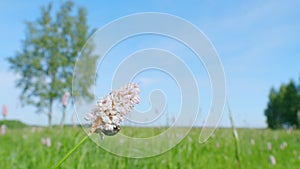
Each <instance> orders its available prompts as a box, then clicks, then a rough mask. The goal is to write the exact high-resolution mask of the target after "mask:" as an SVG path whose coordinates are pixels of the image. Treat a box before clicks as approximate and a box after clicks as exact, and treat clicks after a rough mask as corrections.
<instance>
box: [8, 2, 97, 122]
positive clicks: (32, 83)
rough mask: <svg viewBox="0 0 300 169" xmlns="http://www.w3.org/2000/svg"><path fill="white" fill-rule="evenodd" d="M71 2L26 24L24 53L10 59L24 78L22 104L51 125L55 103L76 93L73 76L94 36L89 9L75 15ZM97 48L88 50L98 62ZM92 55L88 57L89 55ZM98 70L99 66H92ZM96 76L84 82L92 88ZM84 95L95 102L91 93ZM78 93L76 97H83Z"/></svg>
mask: <svg viewBox="0 0 300 169" xmlns="http://www.w3.org/2000/svg"><path fill="white" fill-rule="evenodd" d="M73 7H74V4H73V3H72V2H70V1H68V2H64V3H62V4H61V6H60V9H59V10H58V11H57V12H56V14H55V15H54V14H52V3H50V4H48V5H46V6H43V7H42V8H41V17H40V18H38V19H37V20H36V21H34V22H26V26H27V30H26V36H25V40H24V41H23V42H22V50H21V51H19V52H17V53H16V54H15V56H12V57H9V58H8V62H9V64H10V70H12V71H14V72H15V73H17V74H19V75H20V78H19V79H18V80H17V82H16V86H17V87H19V88H21V89H22V93H21V96H20V99H21V101H22V105H33V106H35V107H36V108H37V112H40V113H46V114H47V116H48V123H49V126H51V124H52V113H53V103H54V102H55V101H59V100H60V99H61V96H62V95H63V94H64V93H65V92H67V91H72V90H71V88H72V75H73V69H74V66H75V63H76V58H77V56H78V54H79V53H80V50H81V48H82V47H83V45H84V44H85V42H86V40H87V39H88V36H89V35H90V34H89V33H88V32H89V29H88V26H87V23H86V10H85V9H84V8H78V10H77V13H76V14H74V13H75V12H73ZM92 51H93V46H92V45H91V44H90V46H88V47H86V48H85V50H84V51H83V52H85V54H86V57H88V60H89V61H91V62H92V63H96V60H97V56H96V55H92V54H91V53H92ZM87 55H88V56H87ZM89 68H90V69H92V70H95V69H96V65H95V64H92V65H91V67H89ZM93 78H94V77H89V76H87V77H85V78H83V80H84V83H81V84H82V85H83V87H84V88H88V87H89V86H91V85H92V83H93V82H94V79H93ZM80 92H84V93H83V95H84V96H86V97H88V98H89V99H92V94H91V93H89V91H88V90H83V91H80ZM80 92H75V93H73V95H74V94H82V93H80Z"/></svg>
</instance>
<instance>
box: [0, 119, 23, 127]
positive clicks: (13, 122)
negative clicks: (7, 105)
mask: <svg viewBox="0 0 300 169" xmlns="http://www.w3.org/2000/svg"><path fill="white" fill-rule="evenodd" d="M3 124H4V125H6V126H7V127H9V128H22V127H26V126H27V125H26V124H24V123H22V122H21V121H18V120H0V126H1V125H3Z"/></svg>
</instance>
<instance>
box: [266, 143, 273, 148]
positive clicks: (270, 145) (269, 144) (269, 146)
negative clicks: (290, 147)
mask: <svg viewBox="0 0 300 169" xmlns="http://www.w3.org/2000/svg"><path fill="white" fill-rule="evenodd" d="M267 149H268V150H272V144H271V143H270V142H267Z"/></svg>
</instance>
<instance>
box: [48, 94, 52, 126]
mask: <svg viewBox="0 0 300 169" xmlns="http://www.w3.org/2000/svg"><path fill="white" fill-rule="evenodd" d="M52 105H53V100H52V99H50V105H49V113H48V126H49V128H51V127H52Z"/></svg>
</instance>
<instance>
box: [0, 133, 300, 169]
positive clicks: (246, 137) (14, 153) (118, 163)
mask: <svg viewBox="0 0 300 169" xmlns="http://www.w3.org/2000/svg"><path fill="white" fill-rule="evenodd" d="M122 130H124V131H125V132H126V131H129V130H130V131H131V134H133V135H139V133H155V132H158V130H159V129H150V128H148V129H147V128H143V129H139V128H136V129H132V128H127V129H126V128H124V129H122ZM153 131H154V132H153ZM200 131H201V129H200V128H194V129H192V130H191V132H190V133H189V135H188V136H187V137H185V138H184V140H183V141H182V142H180V144H178V145H177V146H176V147H175V148H173V149H171V150H170V151H168V152H166V153H163V154H161V155H158V156H155V157H150V158H142V159H133V158H125V157H118V156H116V155H113V154H111V153H109V152H107V151H105V150H103V149H102V148H100V147H98V146H97V145H96V144H95V143H94V142H93V141H92V140H90V139H89V140H87V141H86V142H85V143H84V144H83V145H82V146H81V147H79V149H78V150H77V151H76V152H75V153H74V154H73V155H72V156H71V157H70V158H69V159H67V160H66V162H65V163H64V164H63V165H62V167H61V168H64V169H75V168H78V169H83V168H84V169H88V168H129V169H135V168H138V169H156V168H164V169H167V168H196V169H198V168H199V169H200V168H208V169H218V168H220V169H234V168H237V165H236V161H235V150H234V139H233V137H232V132H231V130H230V129H218V130H217V131H216V133H215V136H214V137H213V138H212V139H210V140H209V141H208V142H207V143H206V144H199V143H198V137H199V133H200ZM238 132H239V137H240V146H241V147H240V148H241V168H243V169H260V168H261V169H268V168H277V169H279V168H282V169H283V168H284V169H286V168H291V169H296V168H299V166H300V131H295V130H294V131H292V132H291V133H287V132H286V131H284V130H278V131H272V130H264V129H238ZM84 136H85V133H84V132H83V130H82V129H81V128H79V127H77V128H72V127H65V128H64V129H59V128H53V129H51V130H50V129H47V128H32V127H26V128H8V129H7V132H6V134H4V135H0V168H1V169H10V168H14V169H19V168H20V169H21V168H22V169H29V168H30V169H34V168H38V169H46V168H51V167H52V166H53V165H55V164H56V163H57V162H58V161H59V160H60V159H61V158H62V157H63V156H64V155H65V154H66V153H67V152H68V151H69V150H70V149H71V148H73V146H74V145H75V144H76V143H78V142H79V141H80V140H81V139H82V138H83V137H84ZM47 137H49V139H50V140H51V146H49V147H48V146H47V145H45V144H42V138H47ZM267 144H269V146H270V145H271V146H272V148H271V149H270V147H269V149H268V146H267ZM59 145H60V146H59ZM271 155H272V156H274V157H275V159H276V164H275V165H272V164H271V162H270V156H271Z"/></svg>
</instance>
